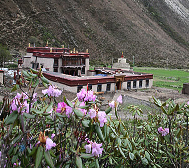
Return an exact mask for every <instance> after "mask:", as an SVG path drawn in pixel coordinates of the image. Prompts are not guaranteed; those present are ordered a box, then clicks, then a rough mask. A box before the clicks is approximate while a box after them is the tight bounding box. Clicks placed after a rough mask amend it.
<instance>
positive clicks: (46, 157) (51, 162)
mask: <svg viewBox="0 0 189 168" xmlns="http://www.w3.org/2000/svg"><path fill="white" fill-rule="evenodd" d="M44 157H45V161H46V163H47V164H48V165H49V167H50V168H54V164H53V161H52V158H51V156H50V154H49V151H44Z"/></svg>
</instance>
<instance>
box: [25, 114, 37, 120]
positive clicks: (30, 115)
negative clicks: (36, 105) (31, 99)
mask: <svg viewBox="0 0 189 168" xmlns="http://www.w3.org/2000/svg"><path fill="white" fill-rule="evenodd" d="M23 115H24V117H26V118H30V119H34V118H35V115H32V114H28V113H24V114H23Z"/></svg>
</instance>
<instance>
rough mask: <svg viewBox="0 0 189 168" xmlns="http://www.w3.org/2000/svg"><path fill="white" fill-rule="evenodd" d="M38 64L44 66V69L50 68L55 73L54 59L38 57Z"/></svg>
mask: <svg viewBox="0 0 189 168" xmlns="http://www.w3.org/2000/svg"><path fill="white" fill-rule="evenodd" d="M37 63H39V65H40V64H43V68H49V71H52V72H53V64H54V59H53V58H40V57H37Z"/></svg>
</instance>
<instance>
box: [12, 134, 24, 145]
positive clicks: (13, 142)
mask: <svg viewBox="0 0 189 168" xmlns="http://www.w3.org/2000/svg"><path fill="white" fill-rule="evenodd" d="M21 137H22V135H18V136H17V137H16V138H14V139H13V141H12V142H11V143H12V144H15V143H16V142H17V141H18V140H19V139H20V138H21Z"/></svg>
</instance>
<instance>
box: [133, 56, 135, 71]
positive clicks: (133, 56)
mask: <svg viewBox="0 0 189 168" xmlns="http://www.w3.org/2000/svg"><path fill="white" fill-rule="evenodd" d="M134 66H135V56H134V55H133V68H134Z"/></svg>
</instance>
